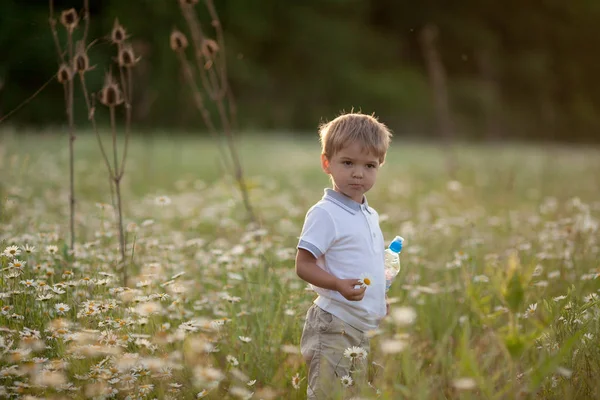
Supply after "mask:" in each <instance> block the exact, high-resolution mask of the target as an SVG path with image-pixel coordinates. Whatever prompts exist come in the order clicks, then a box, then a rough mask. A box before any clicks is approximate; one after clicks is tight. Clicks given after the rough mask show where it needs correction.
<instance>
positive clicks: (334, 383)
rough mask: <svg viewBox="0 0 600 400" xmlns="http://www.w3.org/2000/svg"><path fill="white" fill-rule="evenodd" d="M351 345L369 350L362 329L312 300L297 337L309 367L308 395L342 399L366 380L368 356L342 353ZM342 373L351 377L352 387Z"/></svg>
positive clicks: (310, 397)
mask: <svg viewBox="0 0 600 400" xmlns="http://www.w3.org/2000/svg"><path fill="white" fill-rule="evenodd" d="M352 346H358V347H362V348H363V349H365V350H366V351H367V352H368V351H369V339H368V338H367V336H366V335H365V333H364V332H362V331H360V330H358V329H356V328H354V327H352V326H350V325H348V324H347V323H345V322H344V321H342V320H341V319H339V318H338V317H336V316H335V315H332V314H330V313H328V312H327V311H324V310H322V309H321V308H320V307H318V306H317V305H315V304H313V305H312V307H310V308H309V310H308V312H307V314H306V321H305V323H304V330H303V331H302V339H301V340H300V351H301V352H302V356H303V357H304V360H305V361H306V365H307V367H308V379H307V383H308V389H307V396H308V397H307V398H308V399H319V400H322V399H341V398H344V397H346V395H352V394H353V393H355V392H356V391H357V390H358V389H359V388H360V387H362V386H363V385H364V384H366V377H367V365H368V362H367V359H362V360H355V361H354V362H352V361H351V360H350V359H349V358H347V357H344V351H345V350H346V349H347V348H348V347H352ZM345 375H350V376H351V377H352V379H353V381H354V384H353V385H352V386H351V387H348V388H345V387H344V386H343V385H342V382H341V379H342V377H343V376H345Z"/></svg>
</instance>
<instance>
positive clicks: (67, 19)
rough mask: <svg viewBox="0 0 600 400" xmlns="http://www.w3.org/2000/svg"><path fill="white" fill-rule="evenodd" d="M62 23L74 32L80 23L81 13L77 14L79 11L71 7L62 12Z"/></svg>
mask: <svg viewBox="0 0 600 400" xmlns="http://www.w3.org/2000/svg"><path fill="white" fill-rule="evenodd" d="M60 23H61V24H62V25H63V26H64V27H65V28H66V29H67V30H68V31H69V32H71V33H72V32H73V31H74V30H75V28H77V25H78V24H79V15H77V11H75V9H74V8H71V9H69V10H65V11H63V12H62V13H60Z"/></svg>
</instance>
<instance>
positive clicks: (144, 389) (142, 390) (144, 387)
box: [138, 383, 154, 396]
mask: <svg viewBox="0 0 600 400" xmlns="http://www.w3.org/2000/svg"><path fill="white" fill-rule="evenodd" d="M153 389H154V385H153V384H151V383H147V384H145V385H140V386H139V387H138V392H139V394H140V395H142V396H145V395H147V394H148V393H150V392H151V391H152V390H153Z"/></svg>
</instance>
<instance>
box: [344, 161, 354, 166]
mask: <svg viewBox="0 0 600 400" xmlns="http://www.w3.org/2000/svg"><path fill="white" fill-rule="evenodd" d="M342 164H344V165H352V161H342Z"/></svg>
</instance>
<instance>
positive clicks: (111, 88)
mask: <svg viewBox="0 0 600 400" xmlns="http://www.w3.org/2000/svg"><path fill="white" fill-rule="evenodd" d="M100 103H102V104H104V105H105V106H107V107H115V106H118V105H119V104H121V103H123V96H122V95H121V90H120V89H119V85H117V83H116V82H115V81H114V79H113V77H112V74H111V73H110V72H109V73H108V74H106V78H105V79H104V87H102V90H101V91H100Z"/></svg>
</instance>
